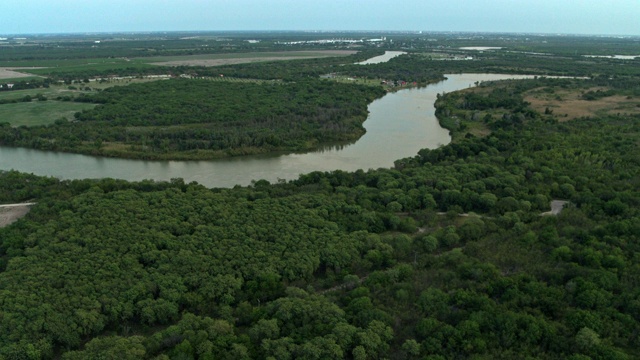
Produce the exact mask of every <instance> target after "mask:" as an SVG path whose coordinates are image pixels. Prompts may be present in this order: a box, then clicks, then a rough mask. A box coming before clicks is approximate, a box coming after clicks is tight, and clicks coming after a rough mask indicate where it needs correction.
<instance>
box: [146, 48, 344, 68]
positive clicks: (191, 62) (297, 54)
mask: <svg viewBox="0 0 640 360" xmlns="http://www.w3.org/2000/svg"><path fill="white" fill-rule="evenodd" d="M355 53H357V51H352V50H322V51H287V52H282V53H274V54H273V56H260V55H259V54H256V56H255V57H246V54H245V55H244V56H245V57H243V56H238V57H237V58H224V59H201V58H194V59H188V60H185V59H181V60H175V61H164V62H156V63H152V65H162V66H222V65H235V64H247V63H255V62H265V61H283V60H297V59H316V58H322V57H331V56H347V55H352V54H355ZM239 55H242V54H239Z"/></svg>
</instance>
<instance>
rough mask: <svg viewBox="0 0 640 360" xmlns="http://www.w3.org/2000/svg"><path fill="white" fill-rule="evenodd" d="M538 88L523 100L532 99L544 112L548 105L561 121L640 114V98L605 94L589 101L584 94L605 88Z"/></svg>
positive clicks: (533, 106)
mask: <svg viewBox="0 0 640 360" xmlns="http://www.w3.org/2000/svg"><path fill="white" fill-rule="evenodd" d="M552 90H553V92H551V90H548V91H545V88H536V89H532V90H529V91H527V92H526V93H525V94H524V101H527V102H529V103H530V104H531V105H530V106H531V108H532V109H534V110H535V111H537V112H539V113H541V114H544V113H545V110H546V109H547V108H548V109H549V110H550V111H552V115H554V116H555V117H557V118H558V120H560V121H567V120H572V119H576V118H581V117H593V116H600V115H607V114H608V115H616V114H640V98H638V97H628V96H623V95H612V96H605V97H601V98H599V99H594V100H586V99H585V98H584V97H583V94H586V93H589V92H590V91H591V92H598V91H601V92H602V91H606V90H607V89H605V88H601V87H599V88H596V87H594V88H589V89H557V88H555V89H552Z"/></svg>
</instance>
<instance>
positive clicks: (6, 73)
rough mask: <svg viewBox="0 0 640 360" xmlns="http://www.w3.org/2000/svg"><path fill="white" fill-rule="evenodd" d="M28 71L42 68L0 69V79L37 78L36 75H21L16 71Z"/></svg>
mask: <svg viewBox="0 0 640 360" xmlns="http://www.w3.org/2000/svg"><path fill="white" fill-rule="evenodd" d="M28 69H42V68H36V67H30V68H13V67H12V68H7V67H0V79H15V78H21V77H32V76H37V75H33V74H26V73H22V72H18V71H16V70H28Z"/></svg>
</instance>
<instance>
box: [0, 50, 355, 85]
mask: <svg viewBox="0 0 640 360" xmlns="http://www.w3.org/2000/svg"><path fill="white" fill-rule="evenodd" d="M355 53H357V51H353V50H317V51H272V52H247V53H223V54H204V55H180V56H155V57H138V58H90V59H60V60H21V61H8V62H7V61H4V62H0V66H2V67H4V68H17V67H22V68H25V69H21V70H20V71H19V72H11V74H13V76H10V75H11V74H10V73H7V74H6V75H5V77H7V78H9V77H10V78H20V77H21V76H33V75H46V74H49V73H51V71H52V69H55V70H56V71H58V70H60V71H82V70H112V69H118V68H145V67H151V66H154V65H164V66H181V65H187V66H218V65H229V64H242V63H250V62H263V61H281V60H294V59H313V58H323V57H335V56H348V55H352V54H355ZM152 64H153V65H152ZM0 79H2V73H1V72H0Z"/></svg>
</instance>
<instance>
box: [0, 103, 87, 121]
mask: <svg viewBox="0 0 640 360" xmlns="http://www.w3.org/2000/svg"><path fill="white" fill-rule="evenodd" d="M94 106H95V104H85V103H75V102H68V101H67V102H62V101H51V100H49V101H31V102H23V103H17V104H3V105H0V122H8V123H9V124H11V125H12V126H23V125H24V126H36V125H47V124H52V123H53V122H54V121H56V120H57V119H59V118H61V117H65V118H67V119H69V120H72V119H73V114H75V113H76V112H78V111H82V110H84V109H91V108H93V107H94Z"/></svg>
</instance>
